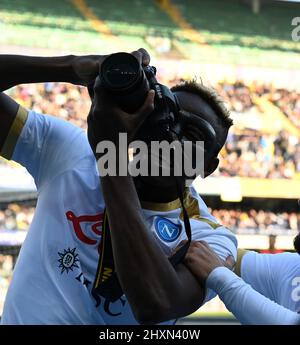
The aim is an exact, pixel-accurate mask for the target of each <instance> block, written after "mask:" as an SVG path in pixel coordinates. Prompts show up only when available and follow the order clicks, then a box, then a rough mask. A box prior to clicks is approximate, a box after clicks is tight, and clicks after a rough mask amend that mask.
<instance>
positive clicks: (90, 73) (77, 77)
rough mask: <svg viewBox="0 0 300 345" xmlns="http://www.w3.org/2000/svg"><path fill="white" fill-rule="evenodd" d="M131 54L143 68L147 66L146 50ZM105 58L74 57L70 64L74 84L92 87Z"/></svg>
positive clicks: (95, 56) (103, 56)
mask: <svg viewBox="0 0 300 345" xmlns="http://www.w3.org/2000/svg"><path fill="white" fill-rule="evenodd" d="M131 54H133V55H134V56H136V57H138V59H139V60H140V62H141V64H142V65H143V66H147V65H149V63H150V55H149V53H148V52H147V50H146V49H144V48H140V49H138V50H137V51H134V52H132V53H131ZM107 57H108V55H86V56H75V57H74V59H73V63H72V68H73V71H74V81H73V82H74V84H78V85H83V86H93V85H94V83H95V79H96V77H97V76H98V74H99V70H100V67H101V64H102V62H103V61H104V60H105V59H106V58H107Z"/></svg>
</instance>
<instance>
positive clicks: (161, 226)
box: [155, 217, 182, 242]
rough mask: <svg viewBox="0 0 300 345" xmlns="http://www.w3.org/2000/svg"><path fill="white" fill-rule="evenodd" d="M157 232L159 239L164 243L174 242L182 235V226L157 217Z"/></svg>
mask: <svg viewBox="0 0 300 345" xmlns="http://www.w3.org/2000/svg"><path fill="white" fill-rule="evenodd" d="M155 230H156V233H157V235H158V236H159V238H160V239H161V240H162V241H164V242H174V241H176V240H177V238H178V237H179V235H180V234H181V230H182V227H181V225H180V224H174V223H172V222H171V221H170V220H168V219H166V218H162V217H157V218H156V221H155Z"/></svg>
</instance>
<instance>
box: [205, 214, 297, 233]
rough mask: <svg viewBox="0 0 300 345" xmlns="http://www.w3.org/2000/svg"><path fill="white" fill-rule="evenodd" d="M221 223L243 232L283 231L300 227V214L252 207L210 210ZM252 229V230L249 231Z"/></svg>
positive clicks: (237, 231) (294, 230)
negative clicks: (246, 209) (247, 208)
mask: <svg viewBox="0 0 300 345" xmlns="http://www.w3.org/2000/svg"><path fill="white" fill-rule="evenodd" d="M210 211H211V213H212V214H213V216H214V217H216V219H217V220H218V221H219V223H220V224H222V225H224V226H226V227H227V228H229V229H230V230H232V231H234V232H236V233H243V232H251V231H252V232H253V233H260V232H270V233H273V232H275V233H276V232H282V231H284V230H292V231H293V232H297V231H298V229H299V228H300V214H298V213H295V212H292V213H288V212H283V213H274V212H270V211H264V210H255V209H250V210H248V211H245V210H240V209H235V210H228V209H219V210H218V209H214V210H210ZM248 230H251V231H248Z"/></svg>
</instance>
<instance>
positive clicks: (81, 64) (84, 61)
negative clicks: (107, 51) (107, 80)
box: [72, 55, 108, 86]
mask: <svg viewBox="0 0 300 345" xmlns="http://www.w3.org/2000/svg"><path fill="white" fill-rule="evenodd" d="M107 56H108V55H86V56H75V57H74V60H73V63H72V67H73V71H74V84H78V85H83V86H92V85H94V83H95V79H96V77H97V75H98V74H99V68H100V65H101V63H102V62H103V61H104V59H105V58H106V57H107Z"/></svg>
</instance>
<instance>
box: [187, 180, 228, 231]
mask: <svg viewBox="0 0 300 345" xmlns="http://www.w3.org/2000/svg"><path fill="white" fill-rule="evenodd" d="M185 205H186V208H187V212H188V215H189V217H190V218H191V219H195V220H198V221H199V222H200V223H199V224H201V223H203V224H204V225H205V224H206V225H208V226H210V227H212V228H213V229H217V228H220V227H223V226H222V224H220V223H219V222H218V221H217V219H216V218H215V217H214V216H213V215H212V214H211V213H210V211H209V209H208V207H207V205H206V204H205V202H204V200H203V199H202V198H201V196H200V194H199V193H198V192H197V191H196V189H195V188H194V187H193V186H190V187H189V189H188V190H187V193H186V197H185Z"/></svg>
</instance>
